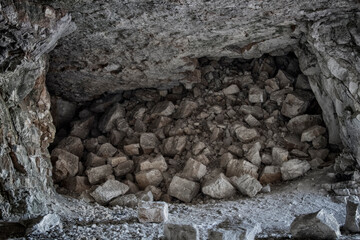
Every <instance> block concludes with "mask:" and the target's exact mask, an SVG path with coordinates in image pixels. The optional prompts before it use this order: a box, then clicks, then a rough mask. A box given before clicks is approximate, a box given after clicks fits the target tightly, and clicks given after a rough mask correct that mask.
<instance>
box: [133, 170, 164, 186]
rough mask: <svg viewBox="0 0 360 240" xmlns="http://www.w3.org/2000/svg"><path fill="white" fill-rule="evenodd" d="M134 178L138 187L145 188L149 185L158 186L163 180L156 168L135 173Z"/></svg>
mask: <svg viewBox="0 0 360 240" xmlns="http://www.w3.org/2000/svg"><path fill="white" fill-rule="evenodd" d="M135 178H136V181H137V183H138V185H139V187H140V188H142V189H145V188H146V187H147V186H149V185H153V186H155V187H156V186H158V185H159V184H160V183H161V182H162V180H163V175H162V174H161V172H160V171H159V170H158V169H151V170H144V171H140V172H138V173H136V174H135Z"/></svg>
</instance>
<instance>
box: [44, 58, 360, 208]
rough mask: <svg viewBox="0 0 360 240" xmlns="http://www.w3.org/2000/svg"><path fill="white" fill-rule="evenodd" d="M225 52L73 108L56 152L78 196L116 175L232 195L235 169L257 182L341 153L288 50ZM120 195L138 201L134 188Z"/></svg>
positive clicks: (63, 185)
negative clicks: (185, 73) (169, 77)
mask: <svg viewBox="0 0 360 240" xmlns="http://www.w3.org/2000/svg"><path fill="white" fill-rule="evenodd" d="M289 59H291V57H289ZM221 61H222V60H221ZM221 61H220V60H219V61H215V60H209V59H208V60H207V61H205V62H204V63H202V64H200V65H199V73H201V75H199V76H198V77H199V78H200V79H198V80H199V81H197V82H196V83H192V84H185V85H186V86H183V85H181V84H180V85H179V86H173V87H172V88H170V89H166V90H165V89H161V90H156V89H137V90H129V91H124V92H122V93H118V94H114V95H107V96H105V97H104V98H101V99H98V100H95V101H92V102H89V103H84V105H82V106H81V107H79V112H78V113H77V112H76V111H74V113H73V121H72V122H71V123H70V124H69V128H67V127H65V128H63V129H61V132H60V134H59V135H58V137H57V139H56V141H55V144H54V148H53V149H54V150H53V151H52V154H51V155H52V162H53V164H54V168H53V169H54V172H53V176H54V181H55V182H56V184H57V185H56V187H57V188H58V189H59V191H61V192H62V193H64V192H65V193H69V194H71V195H74V194H75V196H79V195H84V194H85V192H87V191H89V189H95V188H97V187H99V184H103V183H104V182H106V181H107V180H116V181H119V182H122V183H124V184H126V185H127V186H128V187H129V191H128V194H137V193H138V192H139V191H140V190H146V191H150V192H151V193H152V194H153V197H154V198H155V199H156V200H163V201H169V202H171V201H173V200H175V199H178V200H179V201H182V202H192V201H193V200H194V199H197V198H198V199H197V200H199V199H201V198H202V197H204V195H208V196H210V197H213V198H226V197H229V196H231V195H233V194H234V193H235V192H236V190H235V188H234V187H233V186H232V185H231V183H230V182H229V179H228V178H233V179H236V180H238V181H239V179H240V180H241V179H242V180H244V181H241V182H237V183H239V184H240V183H241V184H245V187H244V189H245V190H247V189H248V188H249V186H252V187H253V186H256V191H255V192H257V191H258V189H259V188H260V185H259V184H260V183H261V184H264V185H265V184H271V183H276V182H279V181H282V180H289V179H294V178H297V177H300V176H302V175H303V174H304V173H305V172H306V171H308V170H309V168H310V167H311V168H312V169H315V168H319V167H322V166H325V165H326V164H327V163H326V161H328V160H330V159H331V158H332V157H333V155H332V154H329V152H330V150H329V148H328V146H327V145H328V144H327V143H328V135H327V133H326V129H325V128H324V127H323V126H324V123H323V122H322V118H321V113H320V112H319V111H318V110H317V109H316V107H315V108H314V106H316V104H314V102H313V99H314V97H313V95H311V92H309V91H308V90H309V86H308V82H307V79H306V78H305V77H304V76H300V75H297V74H298V73H299V72H298V71H297V70H296V71H294V67H293V66H292V67H291V68H290V69H287V68H284V66H283V64H286V63H285V62H287V61H288V60H286V61H285V62H283V61H282V60H281V61H280V62H277V61H275V58H274V57H271V56H264V57H262V58H261V59H256V60H252V61H253V63H252V64H249V62H246V61H245V62H241V63H235V62H236V61H235V60H231V61H229V63H225V62H226V61H225V62H221ZM232 64H234V65H232ZM278 64H281V66H280V65H279V66H278ZM294 64H297V63H296V62H294ZM239 66H242V67H244V69H246V70H245V72H244V69H240V68H239ZM230 69H231V70H230ZM235 69H237V70H239V72H238V73H237V72H236V71H237V70H235ZM294 74H295V75H294ZM295 79H297V80H296V81H295ZM295 84H296V86H297V87H296V86H294V85H295ZM308 106H311V107H309V109H308ZM76 114H77V115H76ZM289 118H290V119H289ZM62 151H64V152H62ZM60 153H61V154H60ZM294 158H296V159H298V160H294ZM289 159H291V160H289ZM248 175H249V176H251V177H248ZM225 176H226V177H225ZM245 178H246V179H245ZM249 179H250V180H251V181H250V180H249ZM245 180H246V181H245ZM234 181H235V180H234ZM259 182H260V183H259ZM233 183H234V182H233ZM234 185H236V184H234ZM200 186H202V191H200ZM217 186H224V189H222V190H220V191H219V190H218V189H216V187H217ZM244 189H242V191H243V193H245V194H247V195H251V196H252V195H254V193H253V192H251V191H250V190H249V191H245V190H244ZM254 189H255V188H254ZM336 191H338V192H339V191H340V190H336ZM351 191H352V192H354V190H351ZM349 192H350V191H349ZM344 193H345V192H344ZM172 197H173V198H172ZM119 199H123V200H121V201H120V200H119V201H120V202H121V204H122V205H134V203H135V200H134V199H135V198H134V196H129V197H128V198H127V197H126V196H121V197H119ZM132 200H134V201H132ZM126 202H128V204H127V203H126Z"/></svg>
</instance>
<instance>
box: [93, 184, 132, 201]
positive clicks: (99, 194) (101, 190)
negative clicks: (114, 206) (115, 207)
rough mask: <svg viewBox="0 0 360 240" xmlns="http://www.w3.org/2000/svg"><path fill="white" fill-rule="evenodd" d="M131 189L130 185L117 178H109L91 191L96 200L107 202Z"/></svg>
mask: <svg viewBox="0 0 360 240" xmlns="http://www.w3.org/2000/svg"><path fill="white" fill-rule="evenodd" d="M127 191H129V187H128V186H127V185H126V184H123V183H121V182H119V181H116V180H107V181H106V182H105V183H104V184H102V185H100V186H99V187H97V188H96V189H95V191H93V192H92V193H90V195H91V196H92V197H93V198H94V199H95V201H96V202H98V203H100V204H106V203H108V202H109V201H111V200H112V199H114V198H116V197H118V196H120V195H123V194H125V193H126V192H127Z"/></svg>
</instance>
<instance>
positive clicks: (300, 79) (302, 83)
mask: <svg viewBox="0 0 360 240" xmlns="http://www.w3.org/2000/svg"><path fill="white" fill-rule="evenodd" d="M295 88H297V89H303V90H311V86H310V83H309V80H308V79H307V77H306V76H305V75H304V74H299V75H298V76H297V78H296V84H295Z"/></svg>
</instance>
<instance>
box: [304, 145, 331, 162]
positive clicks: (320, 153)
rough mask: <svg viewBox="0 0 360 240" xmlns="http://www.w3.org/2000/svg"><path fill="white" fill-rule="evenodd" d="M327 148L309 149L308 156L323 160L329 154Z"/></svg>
mask: <svg viewBox="0 0 360 240" xmlns="http://www.w3.org/2000/svg"><path fill="white" fill-rule="evenodd" d="M329 152H330V151H329V149H326V148H324V149H309V150H308V153H309V154H310V157H311V158H312V159H314V158H320V159H322V160H325V158H326V157H327V156H328V155H329Z"/></svg>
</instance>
